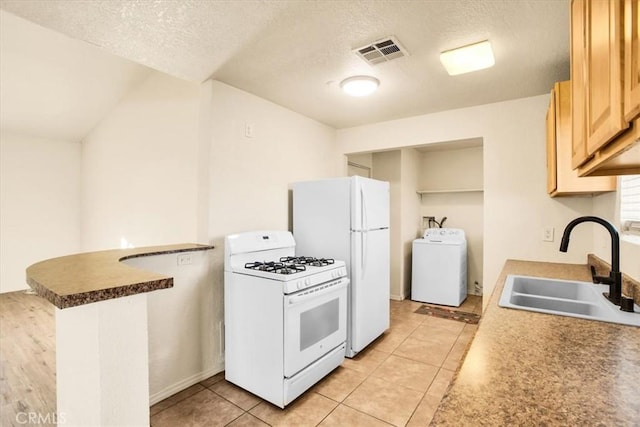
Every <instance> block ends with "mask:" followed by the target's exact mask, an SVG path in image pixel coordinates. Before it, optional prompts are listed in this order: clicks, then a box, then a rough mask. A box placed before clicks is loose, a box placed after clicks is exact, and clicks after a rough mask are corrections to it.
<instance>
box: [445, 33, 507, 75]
mask: <svg viewBox="0 0 640 427" xmlns="http://www.w3.org/2000/svg"><path fill="white" fill-rule="evenodd" d="M440 62H442V65H444V68H445V69H446V70H447V73H449V75H450V76H457V75H458V74H464V73H470V72H472V71H478V70H483V69H485V68H489V67H493V65H494V64H495V62H496V61H495V59H494V57H493V51H492V50H491V43H489V40H484V41H481V42H478V43H473V44H469V45H466V46H462V47H459V48H456V49H451V50H447V51H445V52H442V53H441V54H440Z"/></svg>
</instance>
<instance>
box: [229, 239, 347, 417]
mask: <svg viewBox="0 0 640 427" xmlns="http://www.w3.org/2000/svg"><path fill="white" fill-rule="evenodd" d="M346 276H347V270H346V267H345V263H344V261H339V260H333V259H326V258H315V257H308V256H296V255H295V241H294V239H293V235H292V234H291V233H290V232H288V231H260V232H251V233H242V234H235V235H231V236H227V238H226V239H225V283H224V286H225V295H224V297H225V344H226V345H225V365H226V366H225V378H226V379H227V380H228V381H230V382H232V383H234V384H236V385H238V386H240V387H242V388H244V389H246V390H249V391H250V392H252V393H254V394H256V395H258V396H260V397H262V398H263V399H265V400H267V401H269V402H271V403H273V404H275V405H277V406H279V407H281V408H283V407H284V406H286V405H287V404H288V403H290V402H291V401H293V400H294V399H295V398H296V397H298V396H299V395H300V394H302V393H303V392H304V391H305V390H307V389H308V388H309V387H311V386H312V385H313V384H315V383H316V382H317V381H319V380H320V379H321V378H323V377H324V376H325V375H326V374H328V373H329V372H331V371H332V370H333V369H335V368H336V367H338V366H339V365H340V364H341V363H342V361H343V360H344V354H345V341H346V316H347V307H346V305H347V285H348V284H349V279H348V278H347V277H346Z"/></svg>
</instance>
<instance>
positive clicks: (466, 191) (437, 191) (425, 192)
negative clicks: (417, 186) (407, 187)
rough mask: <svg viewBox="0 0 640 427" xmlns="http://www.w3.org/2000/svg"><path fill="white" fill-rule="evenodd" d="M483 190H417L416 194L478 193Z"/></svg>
mask: <svg viewBox="0 0 640 427" xmlns="http://www.w3.org/2000/svg"><path fill="white" fill-rule="evenodd" d="M483 191H484V189H483V188H459V189H451V190H418V191H417V193H418V194H436V193H478V192H483Z"/></svg>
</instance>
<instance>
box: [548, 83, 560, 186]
mask: <svg viewBox="0 0 640 427" xmlns="http://www.w3.org/2000/svg"><path fill="white" fill-rule="evenodd" d="M556 167H557V160H556V97H555V90H554V89H552V90H551V99H550V100H549V109H548V110H547V193H548V194H552V193H553V192H554V191H556V188H557V187H558V185H557V179H556V176H557V175H556Z"/></svg>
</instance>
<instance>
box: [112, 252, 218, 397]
mask: <svg viewBox="0 0 640 427" xmlns="http://www.w3.org/2000/svg"><path fill="white" fill-rule="evenodd" d="M214 251H215V249H214ZM187 254H188V255H189V257H190V258H191V264H183V265H179V264H178V261H177V258H178V257H179V256H183V255H186V254H185V253H184V252H182V253H178V254H175V253H174V254H162V255H155V256H143V257H136V258H129V259H127V260H124V261H123V262H124V263H125V264H127V265H130V266H132V267H136V268H141V269H143V270H148V271H154V272H156V273H160V274H164V275H167V276H170V277H173V287H172V288H169V289H161V290H158V291H154V292H149V293H148V294H146V295H147V318H148V335H149V400H150V404H151V405H153V404H154V403H157V402H159V401H161V400H162V399H165V398H167V397H169V396H171V395H173V394H175V393H177V392H179V391H180V390H183V389H185V388H187V387H189V386H191V385H193V384H195V383H197V382H198V381H202V380H205V379H207V378H209V377H210V376H212V375H214V374H216V373H218V372H220V371H221V370H223V369H224V365H223V364H222V360H223V357H222V356H223V348H222V346H221V345H220V343H221V335H220V331H221V330H222V323H221V321H220V320H219V319H221V318H222V316H223V311H222V310H223V305H224V304H223V301H222V298H220V295H219V294H216V292H214V287H213V286H211V284H212V282H213V265H212V259H213V251H211V250H206V251H194V252H188V253H187Z"/></svg>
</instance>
